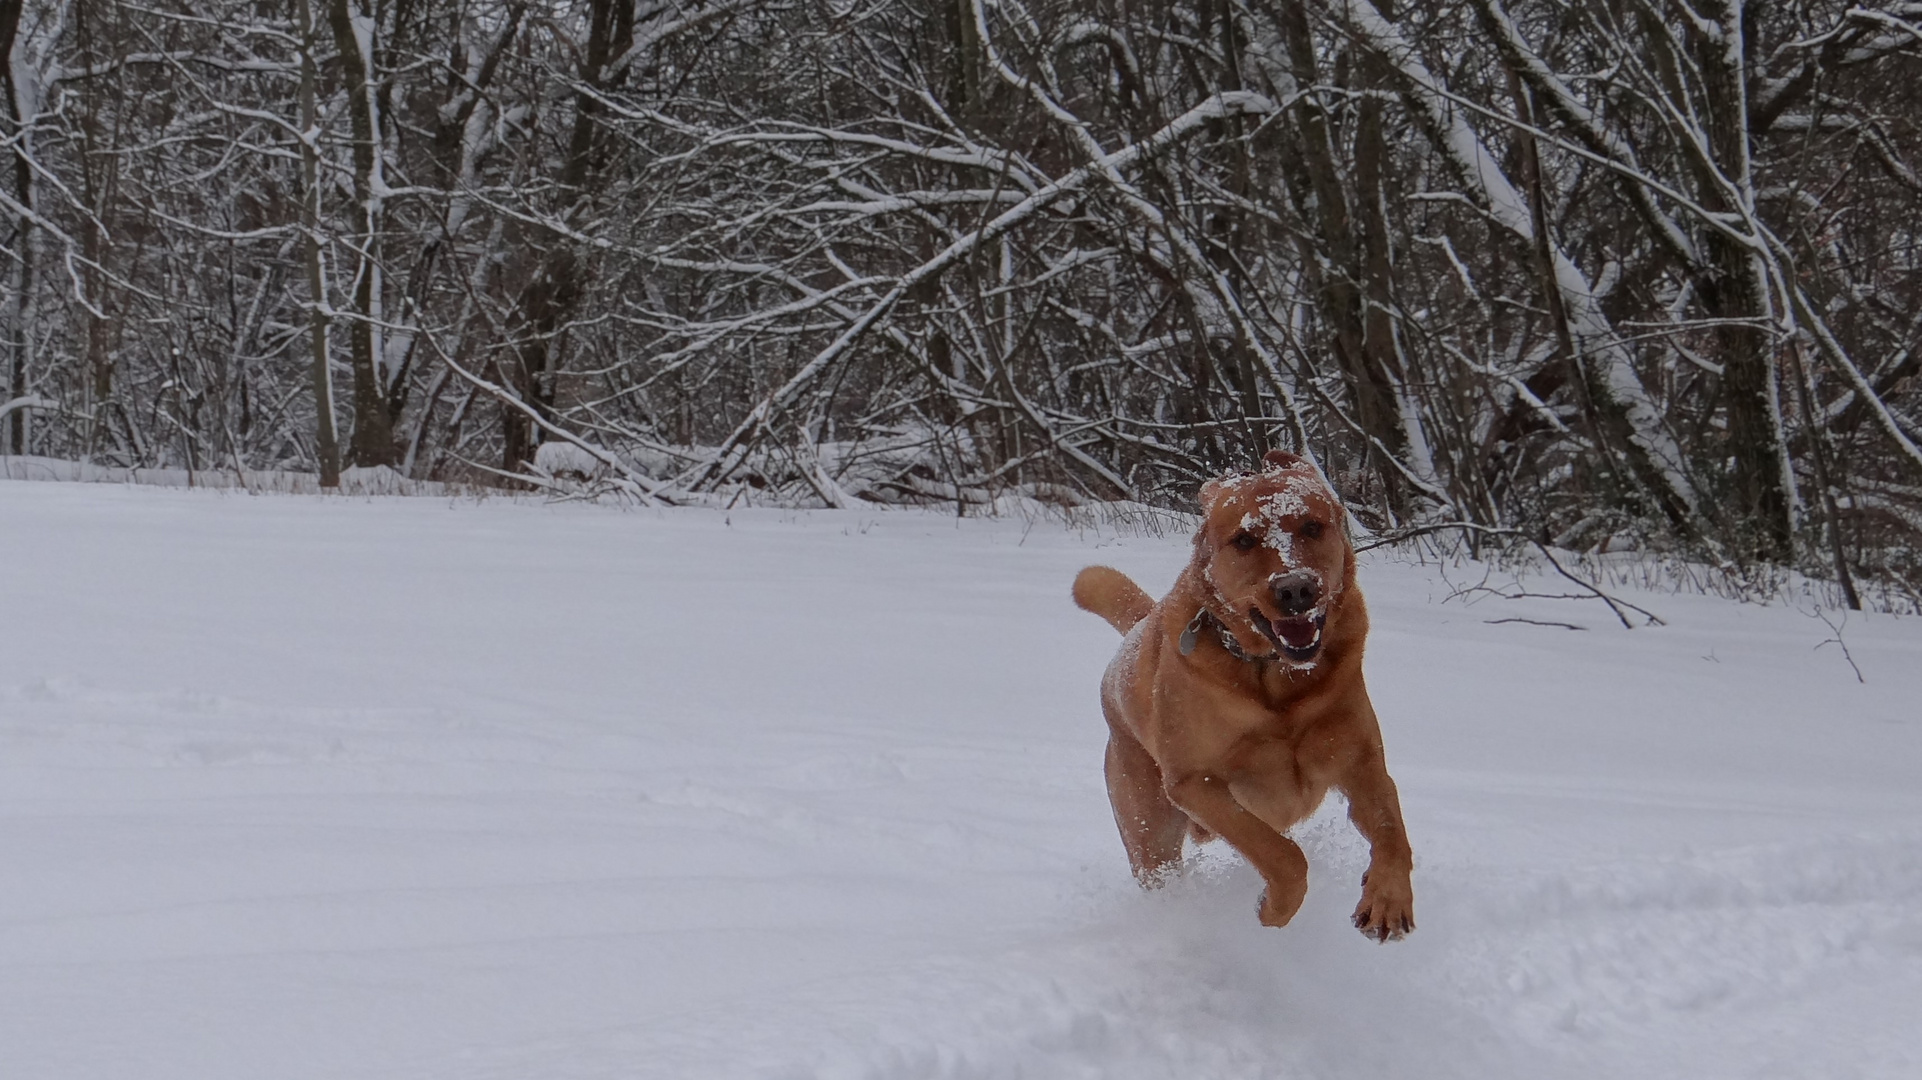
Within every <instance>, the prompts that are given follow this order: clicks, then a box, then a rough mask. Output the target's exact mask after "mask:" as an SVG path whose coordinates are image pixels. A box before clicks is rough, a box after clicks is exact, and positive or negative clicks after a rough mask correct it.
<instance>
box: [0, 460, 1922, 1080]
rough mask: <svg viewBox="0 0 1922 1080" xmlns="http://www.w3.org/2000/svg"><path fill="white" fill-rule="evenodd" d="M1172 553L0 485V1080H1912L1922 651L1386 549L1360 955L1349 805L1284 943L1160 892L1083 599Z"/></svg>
mask: <svg viewBox="0 0 1922 1080" xmlns="http://www.w3.org/2000/svg"><path fill="white" fill-rule="evenodd" d="M1185 546H1186V540H1185V538H1183V537H1167V538H1153V537H1139V536H1136V537H1117V536H1114V535H1111V534H1107V533H1102V534H1097V533H1095V532H1085V531H1084V532H1074V531H1070V530H1066V529H1063V528H1061V527H1060V526H1057V525H1035V526H1032V527H1030V526H1028V525H1027V524H1025V523H1023V522H1020V521H1005V520H1004V521H972V520H970V521H961V522H957V521H955V520H954V519H952V518H946V517H943V516H940V515H921V514H910V513H899V512H891V513H882V514H858V513H849V512H833V513H829V512H815V513H805V514H793V513H778V512H772V511H754V512H740V511H736V512H735V513H733V514H732V515H723V514H720V513H712V512H706V511H672V512H658V511H626V512H623V511H615V510H610V509H606V508H595V507H584V506H546V505H537V504H531V503H527V502H520V501H514V500H506V499H497V500H488V501H484V502H480V503H473V502H466V501H448V500H433V499H376V500H363V499H343V498H332V499H319V498H306V497H296V496H271V497H253V496H245V495H239V494H231V493H229V494H221V493H213V492H204V491H178V490H160V489H146V488H120V487H108V486H98V485H69V484H54V483H5V484H0V552H4V553H5V556H6V560H7V566H8V567H9V569H10V571H11V572H10V573H9V574H8V575H7V580H8V585H7V587H6V590H5V591H4V594H0V867H5V877H4V879H3V880H4V882H5V886H4V887H3V888H0V1056H4V1060H5V1062H6V1064H5V1066H4V1068H0V1072H4V1074H5V1075H8V1076H19V1077H26V1078H33V1080H42V1078H44V1080H93V1078H101V1080H105V1078H116V1080H117V1078H128V1077H137V1078H140V1080H173V1078H180V1080H188V1078H192V1080H225V1078H234V1080H242V1078H264V1077H273V1078H283V1080H301V1078H308V1077H312V1078H321V1077H328V1078H338V1077H353V1078H357V1080H358V1078H381V1080H384V1078H390V1077H391V1078H403V1077H404V1078H449V1080H452V1078H456V1077H458V1078H461V1080H475V1078H478V1080H485V1078H501V1080H510V1078H512V1080H533V1078H548V1077H552V1078H601V1077H606V1078H616V1077H619V1078H631V1077H662V1078H666V1077H756V1078H761V1077H765V1078H770V1080H775V1078H778V1080H798V1078H803V1077H822V1078H843V1077H845V1078H873V1080H894V1078H921V1077H929V1078H933V1077H940V1078H957V1080H958V1078H987V1077H995V1078H1000V1077H1144V1078H1146V1077H1211V1078H1212V1077H1220V1078H1235V1077H1278V1078H1279V1077H1290V1078H1292V1077H1304V1078H1310V1077H1312V1078H1323V1077H1326V1078H1347V1077H1355V1078H1362V1077H1449V1076H1461V1077H1501V1076H1511V1077H1529V1078H1537V1077H1616V1076H1621V1077H1636V1078H1638V1080H1639V1078H1658V1077H1677V1078H1681V1077H1687V1078H1689V1080H1705V1078H1712V1077H1731V1078H1732V1077H1769V1076H1781V1077H1808V1076H1818V1075H1819V1076H1824V1077H1844V1076H1858V1077H1891V1078H1895V1077H1912V1076H1917V1075H1922V1037H1918V1036H1917V1035H1916V1034H1915V1029H1916V1027H1917V1025H1916V1024H1915V1017H1916V1016H1918V1015H1922V906H1919V905H1918V903H1917V901H1918V899H1919V898H1922V789H1918V785H1917V783H1916V775H1917V772H1918V766H1922V730H1919V728H1918V720H1922V708H1919V707H1918V702H1922V629H1919V628H1922V624H1918V623H1917V622H1915V621H1914V620H1895V619H1889V618H1884V617H1867V618H1864V617H1860V616H1857V617H1854V618H1852V619H1851V620H1850V622H1849V623H1848V624H1847V625H1846V626H1845V628H1844V630H1843V635H1844V637H1845V639H1846V640H1847V641H1848V644H1849V649H1850V651H1851V653H1852V654H1853V655H1854V657H1855V659H1856V662H1857V663H1858V664H1860V666H1861V667H1862V670H1863V672H1864V674H1865V675H1866V677H1867V679H1868V681H1867V683H1866V684H1865V685H1864V684H1858V683H1857V682H1856V681H1855V677H1854V674H1853V673H1852V672H1851V671H1850V669H1849V667H1848V665H1847V663H1846V662H1845V661H1844V660H1843V659H1842V657H1841V655H1840V653H1839V651H1838V650H1837V648H1836V647H1835V646H1834V645H1827V646H1822V647H1820V648H1817V647H1816V646H1817V644H1818V643H1819V642H1821V641H1823V640H1824V639H1826V638H1828V637H1830V636H1832V635H1831V632H1830V630H1829V628H1828V627H1827V626H1825V625H1824V624H1823V623H1821V622H1820V621H1818V620H1816V619H1814V618H1812V617H1811V616H1809V615H1807V614H1805V613H1803V612H1798V611H1796V610H1793V609H1790V608H1783V607H1775V608H1759V607H1752V606H1739V605H1734V604H1729V603H1726V602H1723V601H1719V600H1713V599H1708V598H1703V597H1693V596H1668V595H1655V596H1638V597H1637V600H1638V602H1641V603H1643V604H1644V605H1645V606H1648V607H1650V608H1652V609H1654V610H1656V611H1658V612H1659V613H1661V614H1662V615H1663V616H1664V617H1665V618H1666V619H1668V620H1669V622H1670V625H1669V626H1666V627H1657V628H1648V629H1638V630H1635V631H1632V632H1631V631H1624V630H1622V629H1620V627H1619V626H1618V625H1617V624H1615V623H1614V621H1613V619H1612V617H1609V616H1608V615H1607V614H1606V612H1604V611H1602V610H1601V609H1600V608H1599V607H1589V606H1587V605H1583V604H1575V603H1556V602H1552V601H1515V602H1503V601H1498V600H1484V601H1481V602H1479V603H1475V604H1465V603H1463V602H1462V601H1461V600H1459V599H1449V596H1450V594H1451V592H1452V591H1453V587H1452V585H1451V582H1458V581H1461V580H1463V579H1464V578H1467V579H1468V580H1474V579H1475V578H1478V577H1479V571H1473V572H1471V571H1470V570H1468V569H1466V568H1446V569H1445V568H1438V567H1434V566H1418V565H1413V564H1409V563H1406V562H1399V561H1393V560H1386V559H1378V560H1374V561H1372V562H1369V563H1367V564H1366V565H1365V566H1364V568H1363V570H1362V574H1361V584H1362V586H1363V587H1364V589H1365V590H1366V592H1367V595H1368V598H1369V602H1370V607H1371V609H1372V611H1373V615H1374V623H1375V630H1374V635H1373V638H1372V643H1371V647H1370V653H1369V667H1368V673H1369V682H1370V686H1371V689H1372V691H1373V694H1374V697H1375V702H1376V706H1377V709H1378V711H1379V712H1380V714H1381V716H1382V723H1383V728H1384V734H1385V737H1386V739H1387V744H1388V751H1389V761H1390V767H1391V769H1392V771H1393V772H1394V774H1395V776H1396V779H1397V780H1398V782H1399V784H1400V786H1401V789H1402V796H1403V803H1404V809H1405V812H1406V816H1407V819H1408V824H1409V828H1410V832H1411V834H1412V837H1413V840H1414V843H1415V846H1416V855H1417V871H1416V879H1415V884H1416V890H1417V918H1418V920H1419V923H1420V928H1419V929H1418V930H1417V932H1416V933H1415V934H1414V935H1413V936H1412V937H1411V938H1410V939H1409V940H1408V941H1406V942H1403V943H1399V944H1395V945H1388V946H1377V945H1375V944H1374V943H1372V942H1370V941H1367V940H1364V939H1363V938H1362V937H1361V936H1360V935H1359V934H1356V933H1355V932H1354V931H1353V930H1352V929H1351V928H1349V926H1348V924H1347V921H1346V916H1347V913H1348V912H1349V910H1350V909H1351V908H1352V907H1353V905H1354V901H1355V897H1356V895H1357V893H1358V878H1359V875H1360V872H1361V869H1362V867H1363V866H1364V864H1365V859H1366V851H1365V848H1364V846H1363V844H1362V842H1361V841H1360V839H1359V838H1358V837H1357V836H1356V835H1355V834H1354V832H1353V830H1352V829H1351V828H1350V827H1349V826H1348V824H1347V822H1346V820H1345V819H1344V818H1343V817H1342V814H1341V807H1339V806H1330V807H1327V808H1324V811H1323V813H1322V814H1321V815H1319V816H1318V817H1317V818H1316V819H1315V820H1314V821H1312V822H1310V823H1308V824H1307V825H1305V826H1304V827H1303V828H1302V829H1300V830H1298V834H1299V838H1300V839H1301V840H1302V842H1303V844H1304V846H1305V847H1306V848H1307V849H1308V853H1309V858H1310V862H1311V865H1312V872H1313V875H1314V876H1313V880H1312V885H1311V889H1310V893H1309V897H1308V901H1307V904H1306V906H1305V907H1304V909H1303V911H1302V913H1301V914H1300V915H1299V916H1298V917H1297V918H1296V920H1295V922H1294V924H1293V925H1291V926H1290V927H1288V928H1286V929H1284V930H1279V931H1277V930H1267V929H1264V928H1262V927H1260V926H1259V925H1257V924H1256V922H1255V920H1254V904H1255V898H1256V895H1257V893H1258V891H1259V882H1258V881H1257V880H1256V879H1255V877H1254V875H1253V874H1252V872H1251V871H1249V870H1248V869H1247V868H1246V867H1245V866H1244V865H1242V864H1241V863H1240V862H1239V860H1238V859H1236V858H1235V857H1234V856H1233V855H1232V854H1231V853H1228V852H1226V851H1225V850H1223V849H1221V848H1220V847H1219V845H1215V846H1212V847H1210V848H1208V849H1206V850H1204V851H1203V852H1201V853H1200V854H1198V855H1197V857H1196V859H1195V862H1194V867H1193V872H1192V873H1190V874H1189V875H1188V876H1187V877H1186V878H1185V879H1183V880H1180V881H1178V882H1176V883H1174V884H1173V885H1171V886H1170V887H1169V888H1167V889H1165V890H1163V891H1161V892H1159V893H1156V894H1143V893H1141V892H1140V891H1139V890H1137V889H1136V888H1135V887H1134V885H1133V883H1132V881H1131V880H1130V879H1129V877H1128V875H1127V870H1126V863H1125V860H1124V859H1123V857H1122V854H1121V850H1120V844H1119V842H1118V840H1117V839H1116V838H1115V836H1114V831H1113V825H1112V823H1111V821H1110V820H1109V815H1108V808H1107V804H1106V796H1105V792H1104V790H1103V787H1102V783H1101V775H1100V772H1101V770H1100V758H1101V747H1102V741H1103V737H1104V733H1103V729H1102V724H1101V721H1100V716H1099V711H1098V707H1097V704H1096V682H1097V680H1098V678H1099V675H1100V671H1101V669H1102V667H1103V665H1104V664H1105V663H1106V661H1107V658H1108V656H1109V655H1110V654H1111V652H1112V651H1113V649H1114V647H1115V645H1116V643H1117V640H1118V639H1117V638H1116V637H1115V635H1114V634H1113V632H1112V631H1111V630H1110V629H1109V628H1108V627H1107V626H1106V625H1104V624H1102V623H1101V622H1100V621H1099V620H1098V619H1095V618H1094V617H1093V616H1090V615H1087V614H1085V613H1083V612H1080V611H1077V610H1075V609H1074V608H1073V606H1072V605H1071V604H1070V603H1069V601H1068V599H1067V587H1068V582H1069V580H1070V579H1071V577H1072V575H1073V573H1074V571H1075V570H1077V569H1078V568H1079V567H1081V566H1082V565H1085V564H1087V563H1089V562H1107V563H1110V564H1112V565H1116V566H1118V567H1120V568H1122V569H1123V570H1126V571H1128V572H1129V573H1131V574H1134V575H1136V577H1137V579H1138V580H1141V581H1142V582H1143V584H1144V585H1146V586H1147V587H1148V588H1149V589H1150V590H1151V591H1155V590H1158V589H1160V588H1163V587H1165V586H1166V585H1167V583H1168V582H1169V581H1171V580H1172V578H1173V576H1174V573H1175V572H1176V570H1177V569H1178V568H1179V565H1180V563H1181V561H1182V559H1183V558H1184V556H1185ZM1471 574H1472V575H1473V576H1470V575H1471ZM1514 615H1520V616H1524V617H1531V618H1537V619H1554V620H1562V621H1568V622H1573V623H1577V624H1582V625H1585V626H1587V627H1588V628H1589V629H1588V630H1586V631H1583V632H1575V631H1569V630H1564V629H1559V628H1554V627H1542V626H1533V625H1528V624H1516V623H1508V624H1496V625H1491V624H1489V623H1488V622H1487V621H1486V620H1488V619H1493V618H1502V617H1508V616H1514Z"/></svg>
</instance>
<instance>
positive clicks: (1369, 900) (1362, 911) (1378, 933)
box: [1354, 874, 1415, 941]
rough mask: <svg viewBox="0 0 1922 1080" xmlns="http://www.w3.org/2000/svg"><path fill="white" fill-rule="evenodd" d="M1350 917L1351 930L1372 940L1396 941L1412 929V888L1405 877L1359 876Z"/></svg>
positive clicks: (1398, 875) (1399, 875) (1413, 921)
mask: <svg viewBox="0 0 1922 1080" xmlns="http://www.w3.org/2000/svg"><path fill="white" fill-rule="evenodd" d="M1371 878H1372V879H1373V880H1372V881H1371V880H1370V879H1371ZM1354 918H1355V929H1357V930H1360V931H1361V932H1362V933H1363V934H1366V935H1367V936H1369V937H1371V938H1374V939H1375V940H1376V941H1400V940H1401V939H1402V936H1403V935H1405V934H1407V933H1408V932H1409V931H1411V930H1413V929H1415V889H1414V887H1413V886H1412V885H1410V884H1409V883H1408V875H1407V874H1363V875H1362V877H1361V903H1359V904H1357V905H1355V916H1354Z"/></svg>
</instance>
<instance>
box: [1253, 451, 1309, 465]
mask: <svg viewBox="0 0 1922 1080" xmlns="http://www.w3.org/2000/svg"><path fill="white" fill-rule="evenodd" d="M1261 463H1262V465H1263V466H1264V467H1266V468H1270V469H1292V468H1294V467H1295V466H1297V465H1306V464H1308V459H1306V458H1304V457H1302V456H1301V455H1300V454H1291V453H1289V452H1288V451H1286V450H1270V451H1268V452H1267V453H1265V454H1263V455H1261Z"/></svg>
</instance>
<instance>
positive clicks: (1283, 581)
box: [1268, 569, 1321, 615]
mask: <svg viewBox="0 0 1922 1080" xmlns="http://www.w3.org/2000/svg"><path fill="white" fill-rule="evenodd" d="M1268 588H1269V591H1271V592H1272V593H1274V596H1275V605H1276V606H1277V607H1279V608H1281V611H1282V614H1284V615H1300V614H1302V613H1304V612H1307V611H1310V610H1312V609H1313V608H1314V606H1315V605H1316V604H1318V603H1320V602H1321V575H1320V574H1317V573H1315V572H1314V571H1313V570H1305V569H1304V570H1291V571H1289V572H1288V573H1286V574H1276V575H1275V576H1274V577H1271V578H1269V579H1268Z"/></svg>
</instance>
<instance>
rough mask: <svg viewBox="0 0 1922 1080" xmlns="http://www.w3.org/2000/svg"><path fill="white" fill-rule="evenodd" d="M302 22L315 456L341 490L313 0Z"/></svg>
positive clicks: (324, 475)
mask: <svg viewBox="0 0 1922 1080" xmlns="http://www.w3.org/2000/svg"><path fill="white" fill-rule="evenodd" d="M298 16H299V19H300V26H299V30H300V132H301V136H300V225H301V232H302V233H303V234H304V240H303V247H304V254H305V257H306V263H307V300H308V303H309V305H310V307H309V311H308V315H307V318H308V331H307V337H308V341H309V344H310V346H311V348H312V357H313V373H312V381H313V388H314V456H315V457H316V458H317V459H318V461H317V464H318V465H319V466H320V486H321V487H324V488H332V487H339V486H340V437H339V435H338V434H336V432H335V430H334V379H333V374H332V373H331V372H330V371H329V370H328V349H327V275H326V270H325V267H324V266H323V265H322V263H321V250H320V198H321V190H320V155H319V153H318V150H317V148H316V146H315V144H316V143H317V142H318V140H319V139H320V127H319V120H318V117H317V110H316V108H315V103H314V82H315V78H316V75H315V71H314V68H315V62H314V46H315V41H314V13H313V8H312V0H299V9H298Z"/></svg>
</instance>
